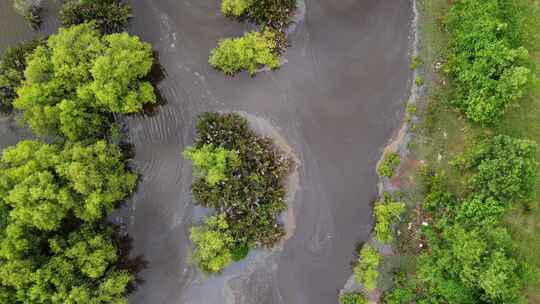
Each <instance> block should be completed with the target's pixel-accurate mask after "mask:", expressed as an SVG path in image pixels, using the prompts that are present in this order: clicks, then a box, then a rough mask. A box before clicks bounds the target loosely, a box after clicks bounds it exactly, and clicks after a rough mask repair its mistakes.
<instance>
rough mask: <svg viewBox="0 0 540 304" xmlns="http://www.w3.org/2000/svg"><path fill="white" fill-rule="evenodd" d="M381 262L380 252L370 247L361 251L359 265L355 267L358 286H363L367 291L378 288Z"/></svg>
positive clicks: (365, 246)
mask: <svg viewBox="0 0 540 304" xmlns="http://www.w3.org/2000/svg"><path fill="white" fill-rule="evenodd" d="M380 261H381V256H380V255H379V252H377V249H375V248H373V247H371V246H370V245H364V246H363V247H362V249H361V250H360V255H359V258H358V264H357V265H356V266H355V267H354V278H355V280H356V282H357V283H358V284H363V285H364V288H365V289H366V290H367V291H372V290H374V289H375V288H377V280H378V278H379V264H380Z"/></svg>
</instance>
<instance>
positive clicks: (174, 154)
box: [0, 0, 413, 304]
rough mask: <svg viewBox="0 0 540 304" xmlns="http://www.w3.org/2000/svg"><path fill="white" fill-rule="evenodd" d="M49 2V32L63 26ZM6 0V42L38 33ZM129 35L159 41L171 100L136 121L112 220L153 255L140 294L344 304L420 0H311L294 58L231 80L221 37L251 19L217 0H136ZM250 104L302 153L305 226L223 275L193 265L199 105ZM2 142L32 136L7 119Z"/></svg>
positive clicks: (299, 203) (300, 201)
mask: <svg viewBox="0 0 540 304" xmlns="http://www.w3.org/2000/svg"><path fill="white" fill-rule="evenodd" d="M43 1H44V4H45V6H46V10H45V15H46V16H45V26H44V30H43V33H40V34H44V33H46V32H51V31H53V30H54V28H55V27H56V26H57V21H55V19H54V10H55V7H57V6H58V3H59V2H60V1H59V0H43ZM10 2H11V0H0V51H1V50H3V49H4V48H5V47H6V46H7V45H10V44H13V43H16V42H18V41H21V40H25V39H29V38H31V37H33V36H34V35H36V34H35V33H32V31H31V30H30V29H29V28H28V27H27V26H26V25H25V23H24V20H23V19H22V17H19V16H17V15H15V14H14V13H13V11H12V10H11V7H10V6H11V3H10ZM130 2H131V5H132V6H133V9H134V12H135V18H134V19H133V21H132V24H131V27H130V32H131V33H133V34H137V35H139V36H140V37H141V38H142V39H143V40H145V41H148V42H150V43H152V44H153V46H154V49H155V50H156V51H157V52H158V53H159V58H160V62H161V65H162V66H163V70H164V76H165V77H164V78H163V80H162V81H161V82H160V83H159V84H158V88H159V90H160V92H161V95H162V96H163V98H164V99H165V101H166V103H165V104H164V105H162V106H160V107H158V108H157V110H156V112H155V113H154V114H152V115H139V116H133V117H129V118H127V123H128V126H129V134H128V137H129V141H130V142H131V143H133V144H134V147H135V153H136V156H135V158H134V159H133V161H132V164H133V167H134V168H135V169H136V170H137V171H138V172H139V173H141V174H142V181H141V184H140V186H139V189H138V191H137V193H136V194H135V195H134V197H133V199H132V200H131V201H130V202H129V203H128V204H127V205H126V206H125V207H124V208H123V210H121V211H120V212H119V213H118V215H117V216H116V217H115V220H116V221H119V222H122V223H124V224H125V225H126V227H127V230H128V232H129V234H130V235H131V236H132V237H133V238H134V251H135V253H136V254H143V255H144V257H145V259H146V260H147V261H148V262H149V264H148V268H147V269H145V270H144V271H143V272H142V277H143V278H144V280H145V281H146V282H145V284H143V285H142V286H141V287H140V288H139V289H138V290H137V291H136V292H135V293H134V294H133V295H132V296H131V297H130V303H133V304H218V303H219V304H222V303H238V304H335V303H337V293H338V290H339V289H341V288H342V287H343V285H344V284H345V281H346V280H347V278H348V277H349V276H350V274H351V267H350V262H351V260H352V258H353V251H354V247H355V243H356V242H362V241H364V240H366V239H367V238H368V236H369V234H370V232H371V229H372V210H371V204H372V202H373V200H374V199H375V197H376V195H377V176H376V172H375V164H376V162H377V160H378V158H379V157H380V154H381V151H382V148H383V146H384V145H385V144H386V143H387V142H388V140H389V139H390V138H391V136H392V134H394V132H396V131H397V129H398V127H399V125H400V124H401V121H402V115H403V110H404V104H405V101H406V99H407V97H408V96H407V95H408V92H409V87H410V85H411V79H410V78H411V77H410V76H411V75H412V73H411V71H410V69H409V61H410V50H411V43H412V28H411V23H412V19H413V12H412V8H411V7H412V4H411V0H305V3H304V2H302V3H301V5H300V7H302V10H303V12H304V13H305V14H304V15H303V18H302V19H301V20H300V21H299V22H298V24H297V25H296V26H295V28H294V30H292V32H291V33H290V36H289V37H290V41H291V44H292V46H291V47H290V48H289V49H288V51H287V52H286V54H285V55H284V58H285V60H286V63H285V64H284V65H283V67H282V68H281V69H279V70H277V71H274V72H262V73H259V74H257V76H256V77H253V78H251V77H249V76H247V75H246V74H241V75H238V76H236V77H226V76H224V75H223V74H221V73H219V72H217V71H214V70H213V69H212V68H211V67H210V66H209V65H208V63H207V60H208V52H209V50H210V49H211V48H212V47H214V46H215V45H216V44H217V41H218V40H219V39H220V38H223V37H228V36H235V35H240V34H241V33H242V32H243V31H245V30H246V29H248V28H249V25H246V24H240V23H237V22H234V21H231V20H229V19H226V18H224V17H223V16H221V15H220V13H219V0H132V1H130ZM203 111H242V112H245V113H248V114H251V115H254V116H257V117H259V118H261V119H263V120H264V121H266V122H269V123H270V124H271V125H272V126H273V127H275V128H276V129H277V130H278V131H279V133H280V135H281V136H282V137H283V138H284V139H285V140H286V142H287V143H288V144H289V145H290V146H291V148H292V149H293V150H294V153H295V154H296V156H297V157H298V159H299V162H300V167H299V176H300V178H299V189H298V191H297V193H296V199H295V201H294V207H293V208H294V214H295V224H296V229H295V230H294V233H293V234H292V236H291V238H290V239H288V240H287V241H286V242H285V244H284V245H283V246H281V247H279V248H276V249H275V250H273V251H268V250H266V251H264V250H258V251H255V252H253V253H252V254H250V256H249V258H248V259H247V260H245V261H243V262H241V263H237V264H235V265H233V266H232V267H231V268H230V269H227V270H226V271H225V272H224V274H223V275H221V276H218V277H208V278H205V277H202V276H201V275H200V274H198V273H197V272H196V271H195V270H194V268H193V267H191V266H190V265H189V263H188V252H189V245H190V242H189V240H188V228H189V227H190V225H192V223H193V221H194V219H195V218H197V215H198V214H200V212H201V210H199V208H194V206H193V204H192V201H191V196H190V193H189V185H190V181H191V167H190V165H189V163H188V162H187V161H185V160H184V159H182V157H181V155H180V152H181V151H182V150H183V149H184V147H185V146H186V145H189V144H191V142H192V139H193V136H194V134H195V122H196V116H197V115H198V113H201V112H203ZM0 128H1V130H0V147H5V146H7V145H11V144H14V143H15V142H16V140H17V139H20V138H21V137H24V136H26V133H25V132H24V131H21V130H20V129H18V128H17V127H16V125H15V124H14V123H13V121H12V119H10V118H9V117H0Z"/></svg>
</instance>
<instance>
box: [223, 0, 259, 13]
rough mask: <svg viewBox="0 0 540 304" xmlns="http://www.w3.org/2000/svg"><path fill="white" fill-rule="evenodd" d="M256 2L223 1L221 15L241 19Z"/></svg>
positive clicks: (249, 0)
mask: <svg viewBox="0 0 540 304" xmlns="http://www.w3.org/2000/svg"><path fill="white" fill-rule="evenodd" d="M254 2H255V0H222V1H221V13H222V14H223V15H225V16H233V17H240V16H242V15H243V14H245V13H246V12H247V9H248V8H250V7H251V5H253V3H254Z"/></svg>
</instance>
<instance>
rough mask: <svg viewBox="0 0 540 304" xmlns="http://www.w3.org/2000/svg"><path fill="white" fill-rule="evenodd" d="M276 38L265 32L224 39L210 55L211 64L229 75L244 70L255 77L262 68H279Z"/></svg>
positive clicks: (269, 32) (271, 33)
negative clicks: (258, 69)
mask: <svg viewBox="0 0 540 304" xmlns="http://www.w3.org/2000/svg"><path fill="white" fill-rule="evenodd" d="M274 37H275V33H273V32H271V31H265V32H263V33H260V32H248V33H245V34H244V36H242V37H239V38H227V39H223V40H221V41H220V42H219V45H218V47H217V48H215V49H213V50H212V52H211V53H210V59H209V63H210V65H211V66H213V67H214V68H217V69H220V70H221V71H223V72H224V73H225V74H228V75H234V74H236V73H238V72H240V71H243V70H247V71H248V72H249V73H250V74H251V75H253V74H255V72H256V71H257V68H259V67H261V66H267V67H268V68H270V69H275V68H278V67H279V65H280V62H279V56H278V54H277V50H276V42H275V38H274Z"/></svg>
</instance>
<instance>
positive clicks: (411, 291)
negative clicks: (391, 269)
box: [382, 272, 417, 304]
mask: <svg viewBox="0 0 540 304" xmlns="http://www.w3.org/2000/svg"><path fill="white" fill-rule="evenodd" d="M416 287H417V286H416V284H415V282H414V281H413V280H411V279H410V278H407V276H406V274H404V273H401V272H400V273H397V274H395V276H394V286H393V287H392V289H391V290H390V291H389V292H387V293H385V294H384V296H383V301H382V303H384V304H405V303H415V300H416Z"/></svg>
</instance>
